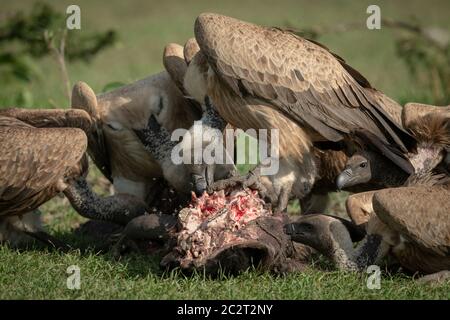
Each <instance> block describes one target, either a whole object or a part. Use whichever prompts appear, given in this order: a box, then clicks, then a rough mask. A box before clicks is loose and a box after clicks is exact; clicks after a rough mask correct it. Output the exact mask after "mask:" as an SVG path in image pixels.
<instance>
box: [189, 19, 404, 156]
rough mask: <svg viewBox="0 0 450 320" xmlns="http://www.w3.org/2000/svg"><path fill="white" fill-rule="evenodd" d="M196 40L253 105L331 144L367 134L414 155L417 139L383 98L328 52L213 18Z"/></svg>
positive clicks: (285, 35) (199, 24) (198, 25)
mask: <svg viewBox="0 0 450 320" xmlns="http://www.w3.org/2000/svg"><path fill="white" fill-rule="evenodd" d="M195 37H196V39H197V42H198V44H199V46H200V49H201V51H202V53H203V54H204V55H205V56H206V59H207V61H208V63H209V65H210V66H211V67H212V68H213V70H214V71H215V72H216V74H217V75H218V76H219V78H221V79H222V80H223V81H224V82H225V83H227V84H228V85H229V87H230V88H231V89H232V90H233V91H234V92H235V93H236V94H238V95H240V96H241V97H243V98H245V97H248V96H250V97H253V98H257V99H259V100H262V101H264V102H267V103H268V104H269V105H270V106H272V107H273V108H275V109H276V110H278V111H280V112H282V113H283V114H285V115H286V116H288V117H289V118H290V119H292V120H293V121H295V122H297V123H299V124H300V125H301V126H309V127H311V128H312V129H314V130H315V131H317V132H318V133H320V134H321V135H322V136H323V137H324V138H326V139H327V140H330V141H340V140H342V139H343V137H344V134H348V133H350V132H351V131H353V130H354V129H356V128H365V129H366V130H368V131H370V132H371V133H373V134H375V135H377V136H379V137H380V138H381V139H382V140H384V141H386V142H394V144H395V145H398V146H399V147H400V148H401V149H402V151H406V148H405V145H404V143H403V141H402V139H405V141H407V139H410V136H409V135H408V134H407V133H406V132H405V131H404V130H403V129H402V128H401V127H400V125H398V124H396V123H395V121H393V120H392V118H391V116H390V115H389V114H388V113H387V112H386V111H385V110H384V108H383V105H382V100H381V99H379V98H378V97H376V96H375V95H376V94H375V93H376V92H377V91H376V90H374V89H372V88H371V86H370V84H369V82H368V81H367V80H366V79H365V78H364V77H363V76H362V75H361V74H360V73H359V72H357V71H356V70H355V69H353V68H352V67H350V66H349V65H347V64H346V63H345V61H344V60H343V59H341V58H340V57H338V56H336V55H334V54H332V53H331V52H330V51H328V49H326V48H325V47H324V46H322V45H319V44H317V43H315V42H312V41H309V40H306V39H303V38H301V37H299V36H296V35H294V34H292V33H290V32H287V31H283V30H280V29H277V28H265V27H261V26H257V25H254V24H250V23H246V22H243V21H239V20H236V19H233V18H229V17H226V16H221V15H217V14H210V13H205V14H201V15H200V16H199V17H198V18H197V20H196V22H195Z"/></svg>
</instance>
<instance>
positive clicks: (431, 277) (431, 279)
mask: <svg viewBox="0 0 450 320" xmlns="http://www.w3.org/2000/svg"><path fill="white" fill-rule="evenodd" d="M446 281H450V271H448V270H444V271H440V272H436V273H432V274H428V275H426V276H423V277H421V278H419V279H417V282H418V283H420V284H433V285H436V284H442V283H444V282H446Z"/></svg>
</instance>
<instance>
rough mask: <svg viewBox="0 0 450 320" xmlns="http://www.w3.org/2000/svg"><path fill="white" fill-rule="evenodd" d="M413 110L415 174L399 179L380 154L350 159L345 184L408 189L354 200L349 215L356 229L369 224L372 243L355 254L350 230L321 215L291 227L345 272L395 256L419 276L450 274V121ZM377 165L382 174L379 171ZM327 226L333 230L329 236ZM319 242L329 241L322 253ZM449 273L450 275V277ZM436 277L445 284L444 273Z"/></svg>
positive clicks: (431, 109) (440, 115)
mask: <svg viewBox="0 0 450 320" xmlns="http://www.w3.org/2000/svg"><path fill="white" fill-rule="evenodd" d="M412 108H413V106H411V105H409V107H408V108H407V109H406V112H408V113H409V116H411V117H414V119H410V121H409V122H408V123H409V125H408V126H409V127H408V129H409V130H410V131H411V132H412V133H413V135H414V136H415V138H416V139H417V141H418V142H417V146H416V147H415V149H414V152H411V153H410V154H409V155H408V157H409V158H410V159H411V163H412V164H413V165H414V169H415V172H414V174H412V175H411V176H409V177H405V176H404V175H403V174H399V173H401V170H399V169H398V168H391V169H392V171H389V170H387V168H389V165H388V166H386V164H388V162H389V160H387V159H386V158H385V157H383V156H382V155H381V154H379V153H376V152H370V153H367V152H366V153H364V154H363V155H362V154H359V155H356V156H353V157H352V158H351V159H350V160H349V162H351V163H352V165H351V167H347V169H346V170H347V171H348V172H347V173H346V174H345V179H347V180H348V181H350V183H358V182H366V181H368V180H377V181H379V184H380V185H383V184H384V185H385V186H386V185H387V186H390V187H395V186H400V185H403V186H404V187H400V188H388V189H383V190H379V191H371V192H366V193H363V194H356V195H354V196H351V197H356V198H355V199H354V201H355V204H354V206H353V205H350V208H348V209H349V215H350V217H351V218H352V220H353V221H354V222H355V223H356V224H363V223H364V224H366V226H365V228H366V230H367V237H366V239H365V240H364V241H363V242H362V243H360V244H359V245H358V247H357V248H356V249H355V250H353V246H352V243H351V241H349V240H348V239H349V237H348V236H347V235H346V233H345V231H344V229H343V228H342V227H340V228H338V227H336V223H331V220H330V218H329V217H326V218H324V217H323V216H320V215H318V216H316V217H314V218H310V219H308V218H305V219H303V220H302V222H301V223H300V224H298V225H296V226H294V225H292V226H290V227H289V228H290V229H289V228H288V229H289V230H290V231H289V232H290V233H292V234H295V235H297V240H299V241H304V242H305V244H309V241H312V242H311V245H312V244H313V243H314V244H315V246H316V249H318V250H322V252H324V253H325V254H327V255H328V256H330V257H331V258H332V259H333V260H334V261H335V262H336V263H337V264H338V266H340V267H341V268H344V269H361V268H364V267H366V266H368V265H370V264H373V263H376V262H378V261H379V260H380V259H381V258H382V257H384V256H385V255H386V254H388V253H389V252H392V253H393V254H394V255H395V256H396V258H397V259H398V260H399V261H400V263H401V264H402V265H403V266H404V267H405V268H407V269H409V270H411V271H413V272H416V271H419V272H424V273H435V272H439V271H442V270H444V271H445V270H449V268H450V242H449V240H450V219H449V216H448V213H449V212H450V207H449V206H448V199H449V197H450V193H449V192H450V176H449V174H448V171H447V170H446V169H447V168H446V167H445V166H444V167H442V166H441V165H442V163H445V158H446V155H445V153H446V152H447V151H446V150H448V147H449V146H450V121H449V120H450V118H449V117H448V114H447V113H446V112H435V110H434V109H435V107H433V106H429V108H428V113H425V112H423V111H424V110H422V109H424V108H425V106H424V105H421V106H420V109H421V110H419V111H420V112H416V113H414V115H413V113H412V112H413V109H412ZM403 119H405V117H403ZM361 165H364V166H361ZM375 166H377V167H378V169H377V170H374V168H373V167H375ZM349 169H351V170H349ZM347 176H348V177H347ZM353 177H354V179H353ZM345 179H344V180H345ZM355 181H356V182H355ZM338 182H339V181H338ZM341 183H342V181H341ZM396 184H397V185H396ZM358 200H359V201H360V203H357V202H358ZM347 206H349V203H348V202H347ZM355 209H358V210H355ZM351 210H355V211H351ZM302 223H303V224H304V225H302ZM307 225H311V226H314V227H311V226H310V228H312V229H315V228H319V229H321V230H322V231H323V233H322V234H321V235H319V234H316V233H307V232H306V229H305V228H307ZM325 225H327V227H326V229H327V231H324V226H325ZM332 225H334V226H335V227H331V226H332ZM295 228H297V229H295ZM294 237H296V236H294ZM319 238H327V239H326V241H324V242H323V243H322V244H321V247H320V249H319V244H318V241H319V240H318V239H319ZM446 274H447V277H448V276H450V273H449V272H447V273H446ZM436 277H437V278H439V279H440V278H442V277H443V274H442V273H439V274H438V275H436ZM428 279H433V277H428Z"/></svg>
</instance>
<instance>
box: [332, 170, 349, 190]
mask: <svg viewBox="0 0 450 320" xmlns="http://www.w3.org/2000/svg"><path fill="white" fill-rule="evenodd" d="M352 174H353V172H352V169H350V168H347V169H345V170H344V171H342V172H341V174H340V175H339V176H338V177H337V179H336V186H337V188H338V190H342V189H343V188H345V187H346V186H347V185H348V183H349V182H350V181H351V180H352Z"/></svg>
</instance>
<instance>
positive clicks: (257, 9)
mask: <svg viewBox="0 0 450 320" xmlns="http://www.w3.org/2000/svg"><path fill="white" fill-rule="evenodd" d="M34 3H35V1H28V0H20V1H1V3H0V25H1V24H2V22H4V21H5V19H7V17H9V16H11V15H13V14H14V13H15V12H17V11H25V12H29V11H30V10H31V8H32V7H33V4H34ZM45 3H48V4H49V5H51V6H52V7H53V8H54V9H55V10H56V11H58V12H60V13H61V14H62V15H65V10H66V8H67V6H68V5H70V4H77V5H79V6H80V8H81V30H72V31H69V32H71V33H82V34H87V33H92V32H100V31H105V30H109V29H113V30H115V31H116V32H117V34H118V40H117V42H116V43H115V44H114V45H113V46H112V47H109V48H107V49H105V50H104V51H102V52H100V53H99V54H98V55H96V56H95V57H94V58H93V59H92V61H91V62H90V63H85V62H82V61H76V62H73V63H72V62H68V63H67V68H68V72H69V76H70V80H71V81H72V83H74V82H75V81H78V80H83V81H85V82H87V83H88V84H89V85H91V86H92V87H93V89H94V90H95V91H96V92H99V91H101V90H102V89H103V88H104V87H105V85H106V84H108V83H110V82H115V81H118V82H122V83H129V82H132V81H135V80H137V79H140V78H143V77H145V76H147V75H149V74H152V73H155V72H159V71H161V70H162V69H163V66H162V59H161V56H162V49H163V47H164V45H165V44H167V43H169V42H178V43H181V44H184V42H185V41H186V40H187V39H188V38H189V37H192V36H193V22H194V20H195V17H196V16H197V15H198V14H199V13H201V12H216V13H222V14H226V15H230V16H233V17H236V18H240V19H243V20H247V21H251V22H255V23H258V24H262V25H268V26H293V27H295V28H298V29H300V30H302V29H307V28H310V27H315V26H326V27H328V28H331V29H333V26H338V25H340V24H343V23H344V24H345V23H356V26H355V27H354V28H351V30H349V31H347V32H343V33H329V34H328V33H327V34H324V35H323V36H321V37H319V39H318V40H319V41H320V42H322V43H324V44H325V45H326V46H328V47H329V48H330V49H331V50H332V51H334V52H335V53H337V54H339V55H340V56H342V57H343V58H344V59H346V60H347V62H349V64H350V65H352V66H353V67H355V68H356V69H357V70H359V71H360V72H362V74H363V75H365V76H366V77H367V78H368V79H369V81H370V82H371V83H372V85H374V86H375V87H376V88H378V89H380V90H382V91H384V92H385V93H387V94H388V95H390V96H391V97H393V98H395V99H398V100H401V102H405V101H410V100H418V99H420V100H426V99H428V96H429V92H427V91H426V90H425V88H423V85H421V84H420V83H417V81H416V80H415V79H413V78H412V77H411V75H410V74H409V72H408V69H407V66H406V64H405V61H404V60H402V59H400V58H399V57H398V55H397V54H396V44H395V41H396V39H397V34H398V31H397V30H393V29H390V28H388V27H384V26H383V25H382V28H381V30H368V29H367V28H366V27H365V23H366V19H367V17H368V14H367V13H366V8H367V7H368V5H370V4H377V5H379V6H380V8H381V15H382V18H391V19H396V20H399V21H405V22H411V23H419V24H421V25H423V26H436V27H440V28H444V29H446V30H449V29H450V19H449V13H450V2H449V1H448V0H432V1H422V0H412V1H406V0H405V1H372V0H369V1H350V0H335V1H325V0H317V1H299V0H292V1H276V2H274V1H267V0H261V1H256V0H250V1H205V0H198V1H193V0H186V1H176V0H166V1H136V0H135V1H119V0H112V1H92V0H91V1H89V0H86V1H76V2H74V1H65V0H63V1H46V2H45ZM358 23H359V24H360V25H359V27H358ZM13 45H14V44H13ZM1 50H6V49H5V47H0V52H1ZM34 62H35V63H34V64H33V66H34V68H35V71H36V76H34V77H33V78H32V79H31V81H30V82H28V83H23V82H15V81H13V82H11V81H8V82H6V83H5V82H4V81H2V86H1V88H0V105H1V106H7V105H11V104H14V103H17V99H16V97H17V95H18V94H20V92H21V90H23V89H24V88H26V90H27V91H29V93H30V94H31V96H32V100H31V102H32V103H31V102H28V103H31V104H33V105H35V106H42V107H47V106H65V105H67V101H66V100H67V99H66V98H65V95H64V90H63V89H64V88H63V83H62V82H61V77H60V75H59V71H58V65H57V64H56V63H55V61H54V58H53V57H51V56H47V57H45V58H43V59H39V60H37V61H34ZM0 77H1V74H0ZM0 81H1V78H0ZM19 102H20V100H19ZM30 106H31V105H30Z"/></svg>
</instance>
